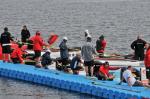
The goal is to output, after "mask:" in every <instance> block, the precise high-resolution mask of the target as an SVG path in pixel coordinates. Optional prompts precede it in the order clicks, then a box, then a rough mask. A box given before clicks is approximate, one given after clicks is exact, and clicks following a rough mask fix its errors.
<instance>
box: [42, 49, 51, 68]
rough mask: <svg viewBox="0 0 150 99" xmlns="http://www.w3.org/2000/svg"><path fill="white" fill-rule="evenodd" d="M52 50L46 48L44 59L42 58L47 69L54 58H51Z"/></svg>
mask: <svg viewBox="0 0 150 99" xmlns="http://www.w3.org/2000/svg"><path fill="white" fill-rule="evenodd" d="M50 54H51V51H50V50H46V52H45V53H44V54H43V55H42V60H41V64H42V66H43V67H45V68H46V69H47V68H48V67H47V66H48V65H51V64H52V59H51V56H50Z"/></svg>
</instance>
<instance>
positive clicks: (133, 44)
mask: <svg viewBox="0 0 150 99" xmlns="http://www.w3.org/2000/svg"><path fill="white" fill-rule="evenodd" d="M131 48H132V49H133V50H134V49H135V41H134V42H132V44H131Z"/></svg>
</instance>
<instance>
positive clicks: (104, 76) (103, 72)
mask: <svg viewBox="0 0 150 99" xmlns="http://www.w3.org/2000/svg"><path fill="white" fill-rule="evenodd" d="M118 69H120V67H112V66H109V63H108V62H105V63H104V64H102V65H101V66H100V67H99V74H98V75H97V77H98V79H99V80H113V79H114V78H115V76H114V75H112V74H110V73H109V70H118Z"/></svg>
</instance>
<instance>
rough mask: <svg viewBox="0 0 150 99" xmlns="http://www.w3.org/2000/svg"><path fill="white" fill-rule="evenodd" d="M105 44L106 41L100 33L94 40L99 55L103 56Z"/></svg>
mask: <svg viewBox="0 0 150 99" xmlns="http://www.w3.org/2000/svg"><path fill="white" fill-rule="evenodd" d="M106 44H107V42H106V40H105V39H104V36H103V35H101V36H100V37H99V39H98V40H97V41H96V51H97V52H98V53H99V56H103V55H104V51H105V48H106Z"/></svg>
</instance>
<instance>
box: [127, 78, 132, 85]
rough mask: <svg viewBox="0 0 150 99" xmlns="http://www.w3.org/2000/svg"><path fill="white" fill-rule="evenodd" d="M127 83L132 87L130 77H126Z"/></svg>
mask: <svg viewBox="0 0 150 99" xmlns="http://www.w3.org/2000/svg"><path fill="white" fill-rule="evenodd" d="M127 83H128V85H129V86H132V84H131V78H130V77H128V80H127Z"/></svg>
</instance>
